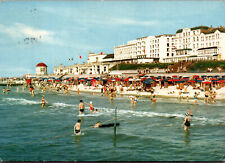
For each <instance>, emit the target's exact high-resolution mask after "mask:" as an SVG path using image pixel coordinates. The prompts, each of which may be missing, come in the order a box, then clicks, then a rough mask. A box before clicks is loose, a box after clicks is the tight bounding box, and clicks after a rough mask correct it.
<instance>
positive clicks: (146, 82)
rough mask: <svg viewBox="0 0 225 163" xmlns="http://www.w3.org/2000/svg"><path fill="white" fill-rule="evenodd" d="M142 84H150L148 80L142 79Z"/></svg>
mask: <svg viewBox="0 0 225 163" xmlns="http://www.w3.org/2000/svg"><path fill="white" fill-rule="evenodd" d="M143 84H152V83H151V82H150V81H144V82H143Z"/></svg>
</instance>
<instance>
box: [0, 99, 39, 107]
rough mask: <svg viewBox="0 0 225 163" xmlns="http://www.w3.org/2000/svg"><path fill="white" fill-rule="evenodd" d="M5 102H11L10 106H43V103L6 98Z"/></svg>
mask: <svg viewBox="0 0 225 163" xmlns="http://www.w3.org/2000/svg"><path fill="white" fill-rule="evenodd" d="M3 101H6V102H10V104H20V105H33V104H41V101H32V100H27V99H24V98H5V99H3Z"/></svg>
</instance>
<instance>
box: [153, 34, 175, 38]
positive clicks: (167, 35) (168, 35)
mask: <svg viewBox="0 0 225 163" xmlns="http://www.w3.org/2000/svg"><path fill="white" fill-rule="evenodd" d="M161 36H166V37H170V36H175V35H173V34H162V35H157V36H155V37H156V38H158V37H161Z"/></svg>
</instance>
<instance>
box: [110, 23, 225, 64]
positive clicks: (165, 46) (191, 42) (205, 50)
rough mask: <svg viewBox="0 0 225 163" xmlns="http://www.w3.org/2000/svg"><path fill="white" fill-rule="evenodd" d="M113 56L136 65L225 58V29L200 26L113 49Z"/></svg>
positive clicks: (134, 41)
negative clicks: (130, 59)
mask: <svg viewBox="0 0 225 163" xmlns="http://www.w3.org/2000/svg"><path fill="white" fill-rule="evenodd" d="M114 54H115V59H116V60H121V61H122V60H124V59H129V58H132V62H136V63H151V62H164V63H167V62H179V61H197V60H220V59H225V28H224V27H219V28H213V27H206V26H200V27H194V28H184V29H180V30H178V31H177V32H176V34H174V35H168V34H164V35H159V36H146V37H142V38H137V39H136V40H133V41H128V44H127V45H122V46H117V47H114ZM135 60H136V61H135Z"/></svg>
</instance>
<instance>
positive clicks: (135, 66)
mask: <svg viewBox="0 0 225 163" xmlns="http://www.w3.org/2000/svg"><path fill="white" fill-rule="evenodd" d="M169 65H173V63H149V64H118V65H116V66H114V67H113V68H112V70H117V68H118V70H137V69H145V68H150V69H153V68H159V69H163V68H167V67H168V66H169Z"/></svg>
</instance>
